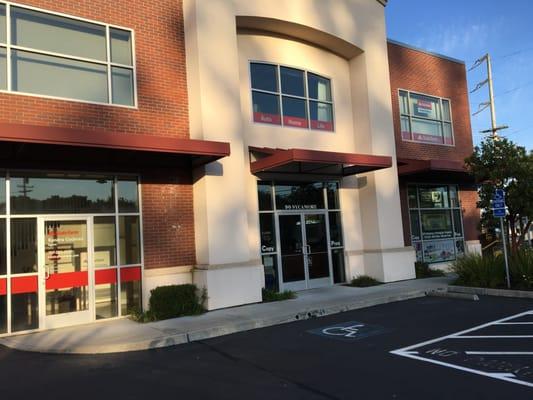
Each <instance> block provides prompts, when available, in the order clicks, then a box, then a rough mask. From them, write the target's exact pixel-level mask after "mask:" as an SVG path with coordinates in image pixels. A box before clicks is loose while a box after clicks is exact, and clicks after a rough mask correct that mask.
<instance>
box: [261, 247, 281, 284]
mask: <svg viewBox="0 0 533 400" xmlns="http://www.w3.org/2000/svg"><path fill="white" fill-rule="evenodd" d="M263 267H264V268H265V288H267V289H270V290H274V291H276V292H277V291H278V290H279V285H278V260H277V256H276V255H275V254H274V255H270V256H263Z"/></svg>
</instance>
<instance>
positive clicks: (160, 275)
mask: <svg viewBox="0 0 533 400" xmlns="http://www.w3.org/2000/svg"><path fill="white" fill-rule="evenodd" d="M192 271H193V267H192V266H182V267H170V268H157V269H145V270H144V282H143V297H142V298H143V309H144V310H148V303H149V301H150V292H151V290H152V289H155V288H156V287H159V286H168V285H184V284H191V283H193V279H192Z"/></svg>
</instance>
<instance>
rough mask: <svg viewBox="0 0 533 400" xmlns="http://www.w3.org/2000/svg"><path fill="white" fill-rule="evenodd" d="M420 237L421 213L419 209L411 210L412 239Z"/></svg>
mask: <svg viewBox="0 0 533 400" xmlns="http://www.w3.org/2000/svg"><path fill="white" fill-rule="evenodd" d="M420 239H421V237H420V215H419V214H418V211H411V240H420Z"/></svg>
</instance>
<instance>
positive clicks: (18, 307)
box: [11, 292, 39, 332]
mask: <svg viewBox="0 0 533 400" xmlns="http://www.w3.org/2000/svg"><path fill="white" fill-rule="evenodd" d="M38 304H39V303H38V296H37V293H36V292H35V293H19V294H12V295H11V331H12V332H19V331H27V330H30V329H36V328H38V327H39V312H38Z"/></svg>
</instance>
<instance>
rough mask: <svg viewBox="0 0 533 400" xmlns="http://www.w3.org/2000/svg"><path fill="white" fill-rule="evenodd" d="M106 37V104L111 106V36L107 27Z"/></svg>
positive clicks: (107, 26)
mask: <svg viewBox="0 0 533 400" xmlns="http://www.w3.org/2000/svg"><path fill="white" fill-rule="evenodd" d="M105 37H106V57H107V102H108V103H109V104H113V97H112V96H113V93H112V91H111V35H110V33H109V25H106V27H105Z"/></svg>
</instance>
